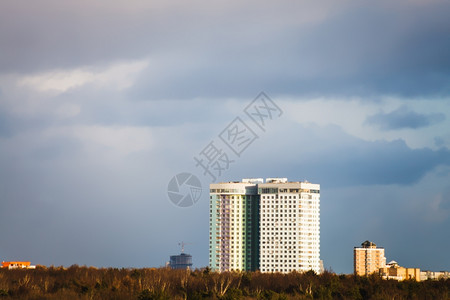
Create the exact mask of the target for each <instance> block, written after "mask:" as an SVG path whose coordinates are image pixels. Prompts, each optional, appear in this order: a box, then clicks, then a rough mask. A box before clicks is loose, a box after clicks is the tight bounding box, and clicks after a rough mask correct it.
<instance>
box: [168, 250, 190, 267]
mask: <svg viewBox="0 0 450 300" xmlns="http://www.w3.org/2000/svg"><path fill="white" fill-rule="evenodd" d="M169 267H170V268H172V269H190V268H191V267H192V256H191V255H189V254H186V253H181V254H180V255H172V256H170V262H169Z"/></svg>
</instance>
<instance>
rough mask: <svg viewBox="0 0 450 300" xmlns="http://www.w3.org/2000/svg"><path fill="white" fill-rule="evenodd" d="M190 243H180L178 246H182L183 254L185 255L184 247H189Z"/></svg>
mask: <svg viewBox="0 0 450 300" xmlns="http://www.w3.org/2000/svg"><path fill="white" fill-rule="evenodd" d="M189 244H190V243H185V242H183V241H182V242H181V243H178V246H181V253H184V246H186V245H189Z"/></svg>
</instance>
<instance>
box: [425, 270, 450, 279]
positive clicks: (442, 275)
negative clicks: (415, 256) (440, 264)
mask: <svg viewBox="0 0 450 300" xmlns="http://www.w3.org/2000/svg"><path fill="white" fill-rule="evenodd" d="M448 278H450V272H447V271H439V272H434V271H421V272H420V280H439V279H448Z"/></svg>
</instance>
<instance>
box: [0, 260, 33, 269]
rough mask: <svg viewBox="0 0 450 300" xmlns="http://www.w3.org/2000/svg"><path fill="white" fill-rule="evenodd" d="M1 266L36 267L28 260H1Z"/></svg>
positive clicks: (9, 267) (11, 267)
mask: <svg viewBox="0 0 450 300" xmlns="http://www.w3.org/2000/svg"><path fill="white" fill-rule="evenodd" d="M2 268H5V269H9V270H11V269H36V266H33V265H31V262H29V261H2Z"/></svg>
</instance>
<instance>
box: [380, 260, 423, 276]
mask: <svg viewBox="0 0 450 300" xmlns="http://www.w3.org/2000/svg"><path fill="white" fill-rule="evenodd" d="M379 272H380V276H381V277H382V278H383V279H394V280H398V281H402V280H411V279H413V280H415V281H420V280H421V276H420V275H421V272H420V269H418V268H404V267H400V266H399V265H398V263H397V262H396V261H394V260H393V261H391V262H389V263H388V264H386V266H385V267H384V268H380V269H379Z"/></svg>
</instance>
